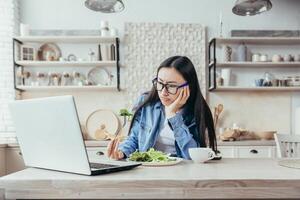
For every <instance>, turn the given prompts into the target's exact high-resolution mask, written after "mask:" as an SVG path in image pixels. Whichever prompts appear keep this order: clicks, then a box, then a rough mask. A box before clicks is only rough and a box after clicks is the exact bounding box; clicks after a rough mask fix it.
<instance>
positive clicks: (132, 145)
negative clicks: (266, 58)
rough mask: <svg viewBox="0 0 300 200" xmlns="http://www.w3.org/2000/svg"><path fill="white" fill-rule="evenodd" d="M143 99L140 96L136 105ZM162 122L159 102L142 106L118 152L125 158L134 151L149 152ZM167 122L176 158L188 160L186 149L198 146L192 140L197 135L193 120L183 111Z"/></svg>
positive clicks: (162, 116) (163, 117)
mask: <svg viewBox="0 0 300 200" xmlns="http://www.w3.org/2000/svg"><path fill="white" fill-rule="evenodd" d="M144 99H145V95H142V96H141V97H140V99H139V101H138V104H140V103H141V102H143V101H144ZM164 121H165V113H164V106H163V105H162V103H161V102H160V101H158V102H156V103H154V104H151V105H146V106H144V107H143V108H142V109H140V110H139V112H138V113H136V117H135V120H134V121H133V122H132V123H133V124H132V128H131V130H130V133H129V136H128V138H127V139H126V140H125V141H123V142H122V143H121V144H120V146H119V150H120V151H122V152H123V153H124V154H125V155H126V156H127V157H129V155H130V154H131V153H133V152H134V151H135V150H139V151H141V152H145V151H147V150H149V148H151V147H153V146H154V145H155V142H156V140H157V137H158V135H159V133H160V131H161V130H162V128H163V127H164ZM168 122H169V125H170V127H171V129H172V131H173V133H174V137H175V148H176V152H177V156H178V157H182V158H185V159H190V156H189V153H188V149H189V148H191V147H197V146H199V144H197V142H196V141H195V140H194V136H195V135H196V134H198V130H197V126H196V123H195V119H194V118H193V117H192V116H190V115H188V114H185V112H184V110H183V112H180V113H177V114H176V115H175V116H174V117H172V118H169V119H168Z"/></svg>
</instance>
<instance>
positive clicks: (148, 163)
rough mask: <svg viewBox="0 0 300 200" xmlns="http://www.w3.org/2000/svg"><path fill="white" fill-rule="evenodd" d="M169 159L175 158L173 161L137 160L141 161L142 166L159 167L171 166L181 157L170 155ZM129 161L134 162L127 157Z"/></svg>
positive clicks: (178, 161)
mask: <svg viewBox="0 0 300 200" xmlns="http://www.w3.org/2000/svg"><path fill="white" fill-rule="evenodd" d="M170 158H171V159H174V158H175V159H176V160H174V161H169V162H138V163H141V164H142V165H143V166H149V167H160V166H171V165H176V164H178V163H180V162H181V161H183V159H182V158H177V157H170ZM128 161H130V162H134V161H131V160H129V159H128Z"/></svg>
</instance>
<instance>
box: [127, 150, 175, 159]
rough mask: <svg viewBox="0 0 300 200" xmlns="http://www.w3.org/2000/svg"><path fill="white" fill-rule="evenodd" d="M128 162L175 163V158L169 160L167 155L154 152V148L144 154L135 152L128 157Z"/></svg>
mask: <svg viewBox="0 0 300 200" xmlns="http://www.w3.org/2000/svg"><path fill="white" fill-rule="evenodd" d="M129 160H130V161H136V162H170V161H175V160H176V159H175V158H170V157H169V156H168V155H167V154H165V153H163V152H161V151H156V150H155V149H154V148H150V149H149V150H148V151H146V152H139V151H135V152H133V153H132V154H130V156H129Z"/></svg>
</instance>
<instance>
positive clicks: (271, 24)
mask: <svg viewBox="0 0 300 200" xmlns="http://www.w3.org/2000/svg"><path fill="white" fill-rule="evenodd" d="M234 2H235V0H222V1H221V0H124V3H125V6H126V8H125V10H124V11H123V12H121V13H118V14H102V13H97V12H93V11H90V10H88V9H87V8H85V6H84V0H22V1H20V3H21V6H20V7H21V21H22V22H23V23H28V24H30V26H31V28H33V29H98V28H99V24H100V20H109V22H110V24H111V25H112V26H114V27H117V28H118V29H119V30H120V32H121V36H122V35H123V25H124V22H174V23H177V22H186V23H200V24H202V25H205V26H207V27H208V38H212V37H216V36H218V34H219V25H218V24H219V16H220V13H221V12H222V14H223V22H224V29H223V33H224V34H223V35H224V36H229V31H230V30H232V29H250V30H252V29H288V30H292V29H300V11H299V10H300V9H299V8H300V1H297V0H272V3H273V8H272V10H271V11H269V12H267V13H263V14H261V15H257V16H254V17H240V16H236V15H234V14H232V12H231V9H232V6H233V5H234ZM121 39H122V37H121ZM121 62H122V61H121ZM121 75H122V74H121ZM122 78H126V77H122ZM99 95H100V94H99ZM111 95H113V97H112V96H110V95H108V96H106V98H105V99H104V100H103V98H101V96H100V97H98V98H96V99H95V98H92V99H91V98H88V97H85V100H86V101H83V100H80V105H79V107H81V108H84V107H88V109H82V110H81V111H80V112H81V113H82V114H83V116H82V119H84V118H85V117H86V115H87V114H88V112H89V111H90V110H92V106H91V104H93V105H94V106H108V107H109V108H113V109H115V110H117V109H119V108H120V107H122V106H123V104H122V98H124V96H123V95H122V93H119V94H115V93H114V94H111ZM109 98H110V100H109V105H108V104H107V99H109ZM257 98H259V100H256V99H257ZM290 99H291V97H290V94H289V93H280V94H278V95H276V94H269V93H267V94H263V95H260V94H252V95H247V93H246V94H245V93H244V94H237V93H235V94H232V93H224V94H221V93H210V103H211V105H212V106H213V105H215V104H217V103H223V104H224V105H225V109H226V110H225V111H226V112H225V113H224V115H223V118H221V124H222V126H230V125H231V124H232V123H233V122H237V123H239V124H241V125H242V126H244V127H246V128H249V129H252V130H264V129H272V130H273V129H275V130H279V131H280V132H285V133H289V132H290V131H291V126H290V125H291V124H290V121H291V119H290V116H291V111H290V107H291V105H290ZM95 101H97V103H95ZM266 102H267V103H266ZM238 111H240V112H238ZM263 112H264V113H263ZM263 114H265V115H263ZM274 115H280V117H272V116H274ZM257 122H259V123H257Z"/></svg>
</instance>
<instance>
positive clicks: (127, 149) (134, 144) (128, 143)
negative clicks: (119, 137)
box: [118, 94, 146, 157]
mask: <svg viewBox="0 0 300 200" xmlns="http://www.w3.org/2000/svg"><path fill="white" fill-rule="evenodd" d="M145 97H146V94H143V95H141V96H140V97H139V99H138V100H137V101H136V103H135V105H134V107H133V110H135V109H137V107H138V106H139V105H141V104H142V103H143V102H144V100H145ZM140 118H141V110H139V111H138V112H137V113H135V119H134V121H133V122H132V123H133V124H132V127H131V130H130V132H129V133H128V138H127V139H126V140H125V141H123V142H122V143H121V144H120V145H119V148H118V149H119V150H120V151H122V152H123V153H124V154H125V156H126V157H129V156H130V154H131V153H133V152H134V151H135V150H137V149H138V132H139V129H140V125H139V124H140Z"/></svg>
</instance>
